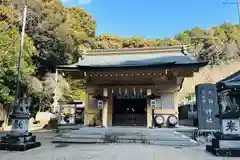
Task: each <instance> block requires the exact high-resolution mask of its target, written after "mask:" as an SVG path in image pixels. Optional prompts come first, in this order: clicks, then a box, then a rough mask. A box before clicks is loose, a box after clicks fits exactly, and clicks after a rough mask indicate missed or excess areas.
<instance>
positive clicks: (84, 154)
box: [0, 141, 239, 160]
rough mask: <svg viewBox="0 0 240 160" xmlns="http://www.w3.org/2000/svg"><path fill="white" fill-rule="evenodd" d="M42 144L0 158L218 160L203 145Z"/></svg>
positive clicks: (39, 159) (4, 153)
mask: <svg viewBox="0 0 240 160" xmlns="http://www.w3.org/2000/svg"><path fill="white" fill-rule="evenodd" d="M43 143H44V144H43V146H42V147H40V148H36V149H33V150H29V151H26V152H6V151H0V160H16V159H18V160H134V159H136V160H175V159H177V160H222V159H233V160H237V159H238V160H239V158H220V157H214V156H212V155H210V154H208V153H206V152H205V151H204V148H201V147H198V148H174V147H161V146H153V145H141V144H104V145H103V144H101V145H100V144H99V145H97V144H94V145H91V144H89V145H66V144H62V145H56V144H55V145H53V144H51V143H49V142H47V141H45V142H43Z"/></svg>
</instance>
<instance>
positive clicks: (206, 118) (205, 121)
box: [195, 84, 220, 130]
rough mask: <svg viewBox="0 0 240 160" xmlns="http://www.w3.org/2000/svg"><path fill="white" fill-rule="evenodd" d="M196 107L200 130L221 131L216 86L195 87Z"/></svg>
mask: <svg viewBox="0 0 240 160" xmlns="http://www.w3.org/2000/svg"><path fill="white" fill-rule="evenodd" d="M195 93H196V105H197V111H198V112H197V113H198V127H199V129H200V130H220V123H219V119H218V118H216V115H217V114H218V113H219V106H218V100H217V89H216V85H215V84H199V85H197V86H196V87H195Z"/></svg>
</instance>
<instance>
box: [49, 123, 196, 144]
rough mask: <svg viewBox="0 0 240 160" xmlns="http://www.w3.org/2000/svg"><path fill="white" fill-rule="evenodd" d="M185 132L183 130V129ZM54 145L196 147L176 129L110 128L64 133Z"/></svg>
mask: <svg viewBox="0 0 240 160" xmlns="http://www.w3.org/2000/svg"><path fill="white" fill-rule="evenodd" d="M182 130H183V129H182ZM52 142H53V143H80V144H81V143H145V144H153V145H167V146H196V145H198V143H197V142H196V141H194V140H193V139H191V138H189V137H187V136H185V135H183V134H182V133H180V132H178V131H176V129H174V128H170V129H169V128H155V129H148V128H137V127H109V128H90V127H83V128H80V129H79V130H75V131H70V132H69V133H63V134H61V135H59V136H57V137H55V138H54V140H53V141H52Z"/></svg>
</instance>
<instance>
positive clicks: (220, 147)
mask: <svg viewBox="0 0 240 160" xmlns="http://www.w3.org/2000/svg"><path fill="white" fill-rule="evenodd" d="M217 117H218V118H219V119H220V123H221V132H217V133H215V135H214V136H215V138H214V139H213V140H212V144H211V145H207V146H206V150H207V151H208V152H210V153H212V154H214V155H216V156H221V157H240V120H239V117H240V112H239V111H237V112H236V111H232V112H228V113H224V114H219V115H217Z"/></svg>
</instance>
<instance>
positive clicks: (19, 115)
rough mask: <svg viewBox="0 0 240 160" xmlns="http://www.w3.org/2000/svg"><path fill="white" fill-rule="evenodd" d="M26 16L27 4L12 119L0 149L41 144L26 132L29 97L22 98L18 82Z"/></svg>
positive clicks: (21, 147)
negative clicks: (8, 131)
mask: <svg viewBox="0 0 240 160" xmlns="http://www.w3.org/2000/svg"><path fill="white" fill-rule="evenodd" d="M26 18H27V6H26V5H25V6H24V10H23V17H22V22H23V23H22V30H21V42H20V51H19V56H18V68H17V86H16V95H15V100H14V103H13V104H12V112H11V114H10V118H11V119H12V128H11V132H10V133H7V134H6V135H5V136H3V137H1V139H0V150H11V151H25V150H28V149H31V148H36V147H39V146H41V143H40V142H36V136H33V135H32V133H29V132H28V127H29V118H30V113H29V108H30V107H31V97H27V96H26V95H24V97H23V98H21V97H22V96H21V95H20V82H21V69H22V63H21V61H22V52H23V45H24V34H25V26H26Z"/></svg>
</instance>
